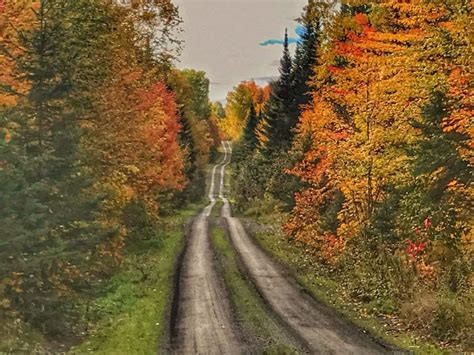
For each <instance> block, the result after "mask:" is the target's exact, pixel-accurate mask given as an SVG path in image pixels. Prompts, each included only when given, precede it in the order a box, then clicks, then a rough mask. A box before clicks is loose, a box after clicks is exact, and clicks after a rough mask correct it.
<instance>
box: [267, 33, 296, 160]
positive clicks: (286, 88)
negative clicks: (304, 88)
mask: <svg viewBox="0 0 474 355" xmlns="http://www.w3.org/2000/svg"><path fill="white" fill-rule="evenodd" d="M279 72H280V77H279V79H278V80H277V81H275V82H273V83H272V84H271V94H270V98H269V99H268V101H267V102H266V104H265V107H264V110H263V116H264V120H265V124H266V128H265V134H266V137H267V144H266V146H265V149H264V151H265V152H266V155H269V154H271V152H273V151H275V150H280V149H286V148H287V147H288V146H289V145H290V143H291V133H290V116H291V115H290V110H291V107H292V106H293V94H292V92H291V87H292V84H291V81H292V60H291V54H290V50H289V45H288V31H285V41H284V44H283V56H282V58H281V60H280V68H279Z"/></svg>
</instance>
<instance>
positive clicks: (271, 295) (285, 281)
mask: <svg viewBox="0 0 474 355" xmlns="http://www.w3.org/2000/svg"><path fill="white" fill-rule="evenodd" d="M224 148H225V151H226V152H228V154H229V155H230V154H231V147H230V144H229V143H228V142H224ZM222 189H223V188H222V185H221V186H220V194H219V195H220V197H221V198H222V200H223V201H224V206H223V208H222V210H221V215H222V217H223V218H224V219H225V220H226V221H227V225H228V229H229V233H230V237H231V240H232V243H233V245H234V247H235V249H236V250H237V253H238V254H239V256H240V257H241V259H242V262H243V264H244V265H245V269H246V270H247V272H248V275H249V277H250V279H251V280H252V281H253V282H254V283H255V286H256V287H257V289H258V290H259V293H260V294H261V296H262V297H263V298H264V299H265V301H266V302H267V304H268V305H269V306H270V308H271V309H272V310H273V311H274V312H275V313H276V314H277V316H278V317H280V319H281V320H282V321H283V322H284V323H285V324H286V325H287V326H288V328H289V329H291V330H292V331H293V333H294V334H295V335H296V336H297V337H299V338H300V339H301V340H302V341H303V343H304V344H305V345H306V347H307V348H308V349H309V351H310V352H311V353H325V354H327V353H335V354H381V353H384V352H387V349H386V348H385V347H383V346H382V345H380V344H379V343H378V342H376V341H374V340H373V339H372V338H370V337H369V336H368V335H366V334H364V333H363V332H361V331H360V330H359V329H357V327H355V326H354V325H352V324H350V323H349V322H347V321H345V320H344V319H342V318H341V317H340V316H338V315H337V314H336V312H334V311H333V310H332V309H330V308H328V307H326V306H324V305H322V304H320V303H318V302H316V301H315V300H314V299H312V298H311V297H310V296H309V295H308V294H306V293H305V292H303V291H302V290H301V289H300V288H299V287H298V285H297V284H296V283H295V282H294V281H293V280H291V279H290V278H289V277H288V275H287V273H286V272H285V270H283V268H282V267H281V266H280V265H279V264H277V263H276V262H275V261H274V260H272V259H271V258H270V257H269V256H268V255H267V254H265V253H264V252H263V251H262V250H261V249H260V247H258V246H257V245H256V244H255V243H254V241H253V240H252V239H251V238H249V236H248V235H247V233H246V231H245V229H244V227H243V226H242V224H241V222H240V221H239V219H238V218H233V217H232V216H231V208H230V205H229V202H228V201H227V199H226V198H225V197H224V196H223V193H222Z"/></svg>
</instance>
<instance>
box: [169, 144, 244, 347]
mask: <svg viewBox="0 0 474 355" xmlns="http://www.w3.org/2000/svg"><path fill="white" fill-rule="evenodd" d="M229 161H230V154H229V153H228V151H227V149H225V153H224V158H223V159H222V161H221V162H220V163H219V164H216V165H215V166H214V167H213V169H212V172H211V181H210V187H209V195H208V196H209V200H210V203H209V205H208V206H206V208H205V209H204V210H203V212H202V213H201V214H200V215H199V216H198V217H197V218H196V219H195V220H194V221H193V224H192V229H191V233H190V237H189V239H188V241H187V247H186V251H185V254H184V257H183V264H182V267H181V272H180V275H179V288H178V289H179V294H178V295H177V298H178V299H177V312H176V319H175V322H174V324H175V328H174V329H173V331H172V334H173V339H172V340H171V348H172V352H173V353H178V354H239V353H241V352H242V349H244V348H245V345H244V344H242V343H241V341H240V339H239V336H238V334H237V332H236V331H235V329H234V324H233V319H232V315H231V312H230V306H229V303H228V299H227V294H226V292H225V289H224V287H223V282H222V280H220V278H219V276H218V275H217V273H216V268H215V266H214V255H213V252H212V249H211V243H210V239H209V223H208V217H209V215H210V214H211V211H212V208H213V207H214V205H215V204H216V194H215V190H216V173H217V171H218V170H219V173H220V181H219V183H220V185H221V186H222V185H223V179H224V172H225V167H226V166H227V164H228V163H229ZM221 193H222V187H221V189H220V194H221Z"/></svg>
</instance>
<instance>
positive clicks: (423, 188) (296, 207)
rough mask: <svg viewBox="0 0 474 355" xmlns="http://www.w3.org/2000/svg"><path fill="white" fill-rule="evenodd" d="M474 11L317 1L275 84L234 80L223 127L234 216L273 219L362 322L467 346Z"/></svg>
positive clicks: (450, 5) (463, 5) (460, 4)
mask: <svg viewBox="0 0 474 355" xmlns="http://www.w3.org/2000/svg"><path fill="white" fill-rule="evenodd" d="M471 5H472V4H471V3H470V2H468V1H390V0H389V1H345V2H343V4H342V7H341V9H340V11H338V12H337V13H334V12H333V11H331V10H332V9H331V7H330V6H328V5H327V4H325V3H322V2H317V1H312V2H311V1H310V4H309V5H308V6H307V8H306V9H305V11H304V12H303V15H302V17H301V19H300V22H301V24H302V25H303V26H304V27H305V29H306V31H305V34H304V35H303V38H302V41H301V42H300V43H299V44H298V47H297V49H296V53H295V55H294V56H293V57H292V56H291V54H290V52H289V49H288V41H286V43H285V47H284V52H283V56H282V58H281V63H280V69H279V70H280V77H279V79H278V80H277V81H275V82H273V83H271V84H270V86H269V87H265V88H260V89H258V90H257V89H256V88H255V85H254V83H253V82H243V83H241V84H240V85H239V86H237V87H236V88H235V90H234V91H233V92H231V93H230V94H229V96H228V98H227V107H226V118H225V119H224V120H223V121H222V123H221V125H220V126H221V128H222V130H223V131H224V132H226V134H227V135H228V136H229V137H231V138H232V139H234V140H236V141H237V142H238V143H237V148H238V149H237V148H236V149H235V154H234V155H235V157H234V160H235V163H236V166H235V168H234V171H233V174H234V176H233V180H234V181H235V183H234V185H233V190H234V191H233V194H234V197H235V200H236V204H237V208H239V209H240V210H241V211H247V212H248V211H250V212H251V214H257V215H267V216H268V215H271V214H274V215H278V216H279V220H281V223H282V228H283V231H284V238H286V240H287V241H288V242H289V243H293V244H295V245H297V246H298V247H299V248H300V249H301V250H302V251H304V252H305V253H307V254H308V255H309V256H310V260H311V261H310V263H317V265H318V267H317V269H318V270H319V272H321V273H322V274H324V275H329V276H327V277H329V278H330V279H332V280H336V281H337V282H338V283H339V284H340V285H341V286H340V289H339V292H341V293H344V294H347V295H348V297H347V298H346V300H348V301H349V302H354V303H356V304H357V303H360V304H361V305H362V306H363V308H364V312H369V313H372V314H375V315H377V316H380V317H384V318H386V319H387V320H388V321H389V323H391V325H392V326H393V325H394V324H398V325H399V327H401V328H404V329H417V330H418V331H420V332H422V333H424V336H426V337H429V338H432V339H436V340H437V341H439V342H447V343H452V344H461V343H463V344H468V345H467V346H470V347H472V346H473V344H472V329H471V330H470V329H469V328H470V325H469V324H471V325H472V321H473V318H472V315H473V314H472V303H473V298H472V297H473V293H472V290H473V289H472V252H473V239H472V238H473V230H472V222H473V213H472V212H473V204H472V203H473V199H472V198H473V193H474V190H473V170H472V163H473V155H472V148H473V144H474V141H473V133H474V130H473V111H472V108H473V106H472V104H473V101H472V98H473V92H472V80H473V76H472V43H471V40H470V38H472V30H471V29H470V28H471V27H472V26H470V23H472V6H471ZM286 38H287V39H288V36H287V37H286ZM262 101H263V102H264V103H263V104H262ZM277 218H278V217H275V219H277ZM302 267H303V268H304V267H305V266H302ZM469 339H470V340H469ZM469 342H470V343H469Z"/></svg>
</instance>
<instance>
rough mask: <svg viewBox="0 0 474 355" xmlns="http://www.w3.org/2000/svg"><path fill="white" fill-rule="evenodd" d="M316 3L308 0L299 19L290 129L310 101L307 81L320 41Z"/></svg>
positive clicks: (309, 78) (311, 71)
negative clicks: (299, 37)
mask: <svg viewBox="0 0 474 355" xmlns="http://www.w3.org/2000/svg"><path fill="white" fill-rule="evenodd" d="M316 5H317V4H316V3H315V1H313V0H310V1H309V3H308V5H307V6H306V8H305V10H304V13H303V16H302V17H301V19H300V24H301V26H303V27H304V33H303V35H302V38H301V41H300V42H299V43H298V45H297V48H296V53H295V59H294V62H293V71H292V78H291V82H292V83H291V91H292V93H293V95H294V98H295V99H294V101H293V105H292V108H291V111H290V112H291V122H290V129H293V128H294V127H295V126H296V124H297V123H298V119H299V116H300V114H301V112H302V107H303V106H304V105H307V104H309V102H310V100H311V94H310V93H311V87H310V85H309V81H310V80H311V77H312V75H313V68H314V66H315V65H316V64H317V50H318V46H319V40H320V38H319V37H320V21H319V15H318V12H317V7H316Z"/></svg>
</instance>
